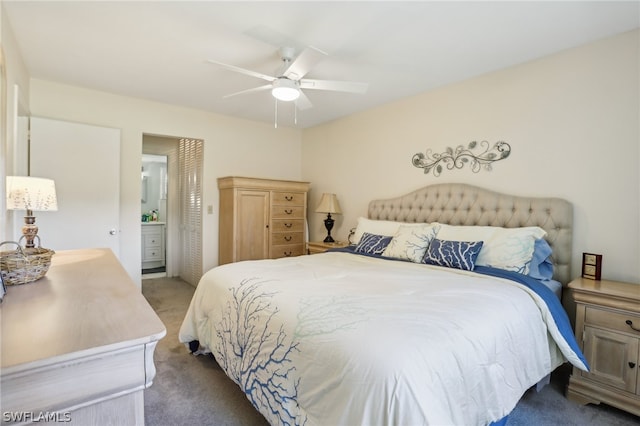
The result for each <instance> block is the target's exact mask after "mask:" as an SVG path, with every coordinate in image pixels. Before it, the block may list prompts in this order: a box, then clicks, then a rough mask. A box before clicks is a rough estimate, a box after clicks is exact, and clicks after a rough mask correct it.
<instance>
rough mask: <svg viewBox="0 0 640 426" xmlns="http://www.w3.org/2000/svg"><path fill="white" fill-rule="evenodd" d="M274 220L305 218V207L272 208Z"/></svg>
mask: <svg viewBox="0 0 640 426" xmlns="http://www.w3.org/2000/svg"><path fill="white" fill-rule="evenodd" d="M271 218H272V219H287V218H292V219H302V218H304V207H303V206H271Z"/></svg>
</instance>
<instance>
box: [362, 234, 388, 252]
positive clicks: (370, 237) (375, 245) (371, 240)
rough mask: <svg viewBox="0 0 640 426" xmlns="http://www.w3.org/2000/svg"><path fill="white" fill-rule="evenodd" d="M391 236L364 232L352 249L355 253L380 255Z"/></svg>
mask: <svg viewBox="0 0 640 426" xmlns="http://www.w3.org/2000/svg"><path fill="white" fill-rule="evenodd" d="M391 238H392V237H387V236H385V235H376V234H369V233H368V232H365V233H364V234H362V238H360V242H359V243H358V245H357V246H356V248H355V249H354V251H355V252H356V253H365V254H375V255H381V254H382V253H383V252H384V249H386V248H387V246H388V245H389V242H390V241H391Z"/></svg>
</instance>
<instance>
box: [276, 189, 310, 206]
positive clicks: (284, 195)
mask: <svg viewBox="0 0 640 426" xmlns="http://www.w3.org/2000/svg"><path fill="white" fill-rule="evenodd" d="M306 195H307V194H305V193H303V192H273V193H272V195H271V197H272V201H271V203H272V204H278V205H285V206H304V201H305V198H306Z"/></svg>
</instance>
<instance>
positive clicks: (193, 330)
mask: <svg viewBox="0 0 640 426" xmlns="http://www.w3.org/2000/svg"><path fill="white" fill-rule="evenodd" d="M539 302H540V301H539V300H538V298H537V297H535V296H534V295H533V294H531V292H530V291H528V290H525V287H524V286H521V285H519V284H517V283H514V282H511V281H508V280H504V279H499V278H492V277H488V276H483V275H479V274H474V273H470V272H462V271H457V270H451V269H445V268H439V267H432V266H428V265H420V264H414V263H407V262H396V261H389V260H384V259H375V258H369V257H363V256H358V255H353V254H349V253H336V252H333V253H324V254H316V255H312V256H300V257H295V258H285V259H279V260H262V261H250V262H240V263H235V264H229V265H224V266H221V267H217V268H214V269H213V270H211V271H209V272H207V273H206V274H205V275H204V276H203V278H202V280H201V282H200V284H199V285H198V288H197V290H196V293H195V295H194V297H193V300H192V302H191V306H190V307H189V310H188V312H187V315H186V317H185V319H184V322H183V324H182V327H181V329H180V336H179V338H180V341H182V342H185V343H188V342H190V341H192V340H199V341H200V344H201V346H203V347H205V348H207V349H208V350H210V351H211V352H213V354H214V356H215V358H216V360H217V361H218V363H219V364H220V366H221V367H222V368H223V369H224V370H225V371H226V373H227V374H228V375H229V377H231V378H232V379H233V380H234V381H235V382H236V383H238V385H239V386H240V387H241V388H242V390H243V391H244V392H245V393H246V395H247V398H249V400H250V401H251V402H252V403H253V405H254V406H255V407H256V408H257V409H258V410H259V411H260V412H261V413H262V414H263V415H264V416H265V417H266V418H267V420H268V421H269V422H270V423H271V424H273V425H278V424H306V425H309V426H312V425H382V424H397V425H422V424H431V425H482V424H487V423H489V422H491V421H496V420H499V419H501V418H502V417H504V416H505V415H507V414H508V413H509V412H510V411H511V410H512V409H513V408H514V407H515V405H516V403H517V402H518V400H519V399H520V397H521V396H522V395H523V393H524V392H525V391H526V390H527V389H528V388H529V387H531V386H532V385H534V384H535V383H536V382H538V381H539V380H540V379H541V378H543V377H544V376H546V375H547V374H549V373H550V372H551V371H552V370H553V369H554V368H555V367H556V366H557V365H559V364H560V363H562V362H563V361H564V360H565V358H564V357H563V355H562V354H561V352H560V348H559V347H558V346H557V345H556V344H555V343H554V341H553V339H552V338H551V337H550V334H549V332H548V329H547V325H546V324H545V318H547V317H548V314H549V313H548V312H547V311H546V307H545V306H544V305H543V304H541V305H539ZM552 334H553V333H552ZM560 343H561V344H562V342H560ZM563 350H564V348H563Z"/></svg>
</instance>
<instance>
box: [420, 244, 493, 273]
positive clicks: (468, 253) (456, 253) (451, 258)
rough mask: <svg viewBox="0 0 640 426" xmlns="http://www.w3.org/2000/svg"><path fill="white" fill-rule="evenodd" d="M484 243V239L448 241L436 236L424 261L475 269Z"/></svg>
mask: <svg viewBox="0 0 640 426" xmlns="http://www.w3.org/2000/svg"><path fill="white" fill-rule="evenodd" d="M482 244H483V242H482V241H473V242H471V241H447V240H439V239H437V238H434V239H433V240H432V241H431V244H430V245H429V248H428V249H427V253H426V254H425V255H424V259H423V261H422V262H423V263H427V264H429V265H438V266H446V267H447V268H456V269H462V270H464V271H473V268H475V264H476V259H477V258H478V254H479V253H480V249H481V248H482Z"/></svg>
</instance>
